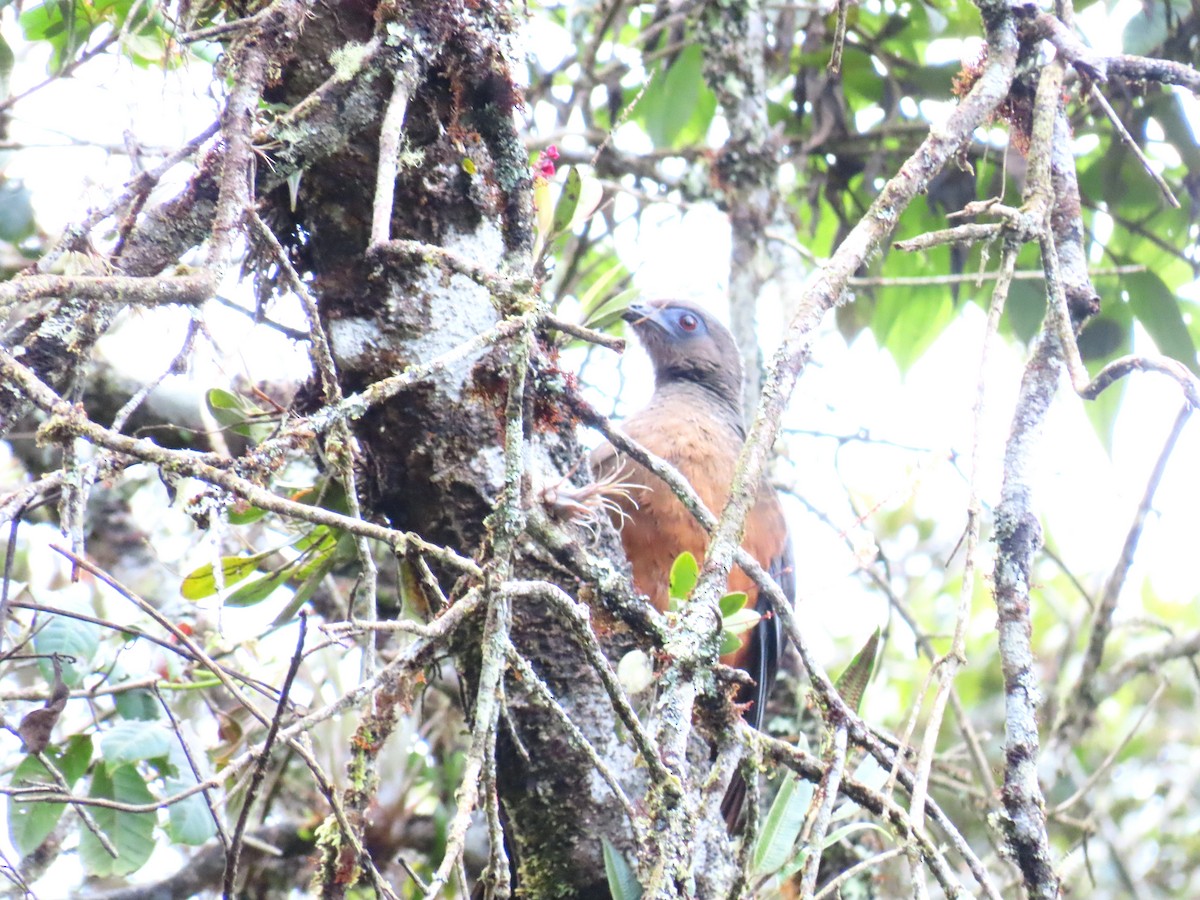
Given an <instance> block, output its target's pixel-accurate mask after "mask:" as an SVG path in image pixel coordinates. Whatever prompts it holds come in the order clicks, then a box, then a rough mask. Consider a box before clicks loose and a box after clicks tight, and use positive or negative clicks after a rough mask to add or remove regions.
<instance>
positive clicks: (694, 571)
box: [669, 550, 700, 600]
mask: <svg viewBox="0 0 1200 900" xmlns="http://www.w3.org/2000/svg"><path fill="white" fill-rule="evenodd" d="M699 576H700V566H698V565H697V564H696V557H694V556H692V554H691V553H689V552H688V551H686V550H685V551H683V552H682V553H680V554H679V555H678V556H677V557H675V562H673V563H672V564H671V580H670V585H669V593H670V595H671V597H673V598H674V599H676V600H686V599H687V598H688V597H689V596H690V595H691V593H692V591H693V590H695V589H696V581H697V580H698V579H699Z"/></svg>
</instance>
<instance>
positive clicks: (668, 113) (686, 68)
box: [633, 44, 717, 149]
mask: <svg viewBox="0 0 1200 900" xmlns="http://www.w3.org/2000/svg"><path fill="white" fill-rule="evenodd" d="M703 63H704V55H703V51H702V50H701V48H700V46H699V44H692V45H691V46H690V47H685V48H684V49H683V50H682V51H681V52H680V53H679V55H678V57H676V59H675V61H674V62H672V63H671V64H670V66H669V67H667V68H666V71H665V72H664V71H663V69H662V68H659V69H656V70H655V71H654V73H653V74H652V75H651V77H650V80H649V83H648V85H647V86H646V89H645V92H644V93H643V94H642V97H641V99H640V100H639V101H638V102H637V107H636V109H635V111H634V115H633V118H634V120H635V121H636V122H637V123H638V124H639V125H641V126H642V127H643V128H645V129H646V133H647V134H648V135H649V136H650V140H651V141H653V142H654V146H655V147H660V148H663V149H673V148H678V147H684V146H687V145H690V144H695V143H698V142H700V141H703V140H704V137H705V135H706V134H707V133H708V126H709V125H710V124H711V123H712V119H713V114H714V113H715V112H716V109H717V97H716V94H714V93H713V92H712V90H710V89H709V87H708V85H707V84H705V82H704V79H703V77H702V69H703Z"/></svg>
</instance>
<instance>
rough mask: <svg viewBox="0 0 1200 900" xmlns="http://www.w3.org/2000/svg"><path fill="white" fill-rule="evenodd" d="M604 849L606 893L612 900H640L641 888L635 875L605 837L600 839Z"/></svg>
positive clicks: (618, 851)
mask: <svg viewBox="0 0 1200 900" xmlns="http://www.w3.org/2000/svg"><path fill="white" fill-rule="evenodd" d="M600 842H601V845H602V846H603V848H604V874H605V875H606V876H607V877H608V891H609V893H610V894H612V900H641V896H642V886H641V885H640V884H639V883H638V880H637V875H636V874H635V873H634V871H633V869H632V868H631V867H630V865H629V863H628V862H626V861H625V857H624V856H622V855H621V851H620V850H618V849H617V848H616V847H614V846H613V845H612V844H611V843H610V842H609V840H608V838H606V837H603V836H602V837H601V838H600Z"/></svg>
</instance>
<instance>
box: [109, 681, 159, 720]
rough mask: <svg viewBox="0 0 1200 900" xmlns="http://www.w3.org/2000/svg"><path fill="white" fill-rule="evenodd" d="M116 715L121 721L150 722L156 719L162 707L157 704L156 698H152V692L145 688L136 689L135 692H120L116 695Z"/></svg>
mask: <svg viewBox="0 0 1200 900" xmlns="http://www.w3.org/2000/svg"><path fill="white" fill-rule="evenodd" d="M116 703H117V715H119V716H120V717H121V718H122V719H135V720H138V721H143V722H145V721H150V720H151V719H157V718H158V717H159V714H160V713H161V711H162V706H161V705H160V704H159V702H158V698H157V697H155V696H154V692H153V691H149V690H146V689H145V688H138V689H137V690H135V691H122V692H121V693H120V694H117V700H116Z"/></svg>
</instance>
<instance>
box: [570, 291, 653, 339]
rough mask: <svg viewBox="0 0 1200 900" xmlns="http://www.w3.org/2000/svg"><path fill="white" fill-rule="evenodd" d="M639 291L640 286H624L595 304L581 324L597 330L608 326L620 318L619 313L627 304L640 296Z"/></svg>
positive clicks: (602, 329)
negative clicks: (623, 288) (621, 289)
mask: <svg viewBox="0 0 1200 900" xmlns="http://www.w3.org/2000/svg"><path fill="white" fill-rule="evenodd" d="M641 293H642V289H641V288H626V289H625V290H623V291H619V292H617V293H615V294H613V295H612V296H611V297H609V298H608V299H607V300H605V301H603V302H602V303H601V304H600V305H599V306H597V307H596V309H595V311H594V312H593V313H592V314H591V315H590V316H588V317H587V319H586V320H584V322H583V324H584V325H586V326H587V327H588V328H595V329H596V330H598V331H604V330H606V329H608V328H610V327H611V326H612V325H613V324H614V323H615V322H616V321H617V320H618V319H620V318H621V313H623V312H625V310H626V309H628V308H629V304H630V303H632V302H633V301H634V300H636V299H637V298H638V297H640V296H641Z"/></svg>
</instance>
